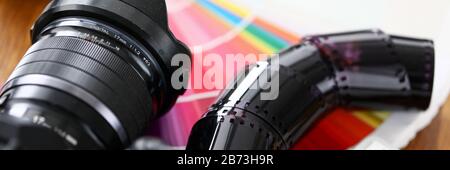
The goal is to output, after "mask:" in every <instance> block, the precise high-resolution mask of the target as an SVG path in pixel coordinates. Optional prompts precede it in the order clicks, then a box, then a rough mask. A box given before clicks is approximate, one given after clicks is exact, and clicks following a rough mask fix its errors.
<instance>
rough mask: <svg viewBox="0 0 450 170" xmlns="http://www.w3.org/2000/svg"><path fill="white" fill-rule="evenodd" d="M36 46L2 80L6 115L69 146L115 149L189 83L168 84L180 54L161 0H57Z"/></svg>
mask: <svg viewBox="0 0 450 170" xmlns="http://www.w3.org/2000/svg"><path fill="white" fill-rule="evenodd" d="M32 40H33V43H34V44H33V46H32V47H31V48H30V49H29V50H28V51H27V53H26V54H25V56H24V58H23V59H22V61H21V62H20V63H19V64H18V65H17V67H16V69H15V70H14V72H13V73H12V75H11V76H10V77H9V79H8V81H7V83H6V84H5V86H4V87H3V88H2V91H1V95H2V100H3V102H2V104H1V110H2V113H3V115H9V116H13V117H16V118H20V119H25V120H29V121H31V122H32V123H34V124H38V125H41V126H45V127H47V128H48V129H50V130H52V131H54V132H56V133H57V134H58V135H59V136H61V137H63V139H64V141H65V143H66V144H67V146H68V148H75V149H85V148H86V149H91V148H93V149H97V148H105V149H118V148H124V147H127V146H128V145H129V144H130V143H131V142H132V141H134V140H135V139H136V138H138V137H139V136H141V135H142V133H143V131H144V130H145V128H146V127H147V126H148V125H149V124H150V121H152V120H154V119H156V118H158V117H159V116H161V115H162V114H164V113H165V112H167V111H168V110H169V109H170V107H171V106H172V105H173V104H174V103H175V101H176V99H177V97H178V96H179V95H181V94H183V92H184V90H183V89H181V90H177V89H174V88H172V86H171V85H170V78H171V76H172V73H173V71H174V70H176V69H177V67H172V66H171V65H170V61H171V58H172V57H173V56H175V55H176V54H184V55H186V56H189V55H190V53H189V50H188V49H187V48H186V47H185V46H184V45H183V44H182V43H181V42H179V41H178V40H177V39H176V38H175V37H173V35H172V33H171V32H170V30H169V29H168V26H167V12H166V6H165V2H164V1H163V0H157V1H155V0H151V1H150V0H148V1H137V0H111V1H93V0H78V1H70V0H56V1H52V2H51V3H50V4H49V5H48V7H47V8H46V9H45V11H44V13H43V14H42V15H41V17H40V18H39V19H38V20H37V21H36V24H35V25H34V28H33V30H32Z"/></svg>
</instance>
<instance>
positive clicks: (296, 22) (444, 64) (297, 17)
mask: <svg viewBox="0 0 450 170" xmlns="http://www.w3.org/2000/svg"><path fill="white" fill-rule="evenodd" d="M231 1H233V2H234V3H236V4H240V5H243V6H245V7H246V8H248V9H249V10H251V11H253V12H254V13H255V14H256V15H258V16H260V17H262V18H264V19H266V20H268V21H270V22H272V23H274V24H276V25H279V26H281V27H283V28H285V29H287V30H289V31H291V32H293V33H296V34H298V35H309V34H321V33H332V32H339V31H349V30H358V29H368V28H380V29H382V30H383V31H385V32H386V33H389V34H398V35H404V36H413V37H418V38H429V39H434V40H435V49H436V70H435V82H434V92H433V99H432V104H431V106H430V108H429V109H428V110H427V111H426V112H415V113H393V114H392V115H391V117H390V118H389V119H388V120H386V121H385V122H384V123H383V124H382V125H381V126H380V127H379V128H377V129H376V130H375V131H374V132H373V133H372V134H371V135H369V136H368V137H367V138H366V139H364V140H363V141H362V142H361V143H360V144H358V145H357V146H355V147H354V148H353V149H377V148H378V149H400V148H403V147H405V146H406V145H407V144H408V143H409V142H410V141H411V140H412V139H413V138H414V137H415V135H416V133H417V132H418V131H420V130H421V129H423V128H424V127H425V126H426V125H428V124H429V123H430V122H431V120H432V119H433V118H434V117H435V116H436V114H437V113H438V112H439V108H440V106H441V105H442V104H443V103H444V102H445V101H446V99H447V96H448V94H449V92H450V76H449V75H450V74H449V73H450V58H449V57H450V1H449V0H433V1H425V0H365V1H361V0H339V1H336V0H308V1H307V0H231ZM254 4H258V5H254ZM254 6H257V7H258V8H255V7H254ZM293 16H294V17H293Z"/></svg>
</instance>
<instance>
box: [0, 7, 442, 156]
mask: <svg viewBox="0 0 450 170" xmlns="http://www.w3.org/2000/svg"><path fill="white" fill-rule="evenodd" d="M47 2H48V1H47V0H34V1H27V3H23V2H21V1H10V0H0V37H2V38H1V41H0V82H4V81H5V80H6V78H7V77H8V76H9V74H10V73H11V71H12V70H13V69H14V67H15V66H16V64H17V63H18V62H19V60H20V59H21V57H22V56H23V54H24V53H25V51H26V50H27V49H28V48H29V46H30V44H31V43H30V40H29V28H30V27H31V25H32V23H33V21H34V19H35V18H36V17H37V16H38V15H39V14H40V12H41V11H42V9H43V8H44V6H45V4H46V3H47ZM449 122H450V100H447V102H446V104H445V105H444V106H443V107H442V109H441V111H440V113H439V115H438V116H437V117H436V118H435V119H434V121H433V122H432V123H431V124H430V125H429V126H428V127H427V128H426V129H424V130H423V131H422V132H420V133H419V134H418V135H417V137H416V139H415V140H413V141H412V142H411V144H410V145H409V146H408V147H407V148H406V149H450V133H448V132H449V131H450V123H449Z"/></svg>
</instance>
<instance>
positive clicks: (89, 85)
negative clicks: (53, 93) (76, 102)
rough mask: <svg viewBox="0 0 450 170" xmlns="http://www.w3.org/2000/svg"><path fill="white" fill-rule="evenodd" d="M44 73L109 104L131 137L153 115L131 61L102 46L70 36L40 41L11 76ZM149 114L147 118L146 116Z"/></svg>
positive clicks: (142, 127) (144, 89) (149, 99)
mask: <svg viewBox="0 0 450 170" xmlns="http://www.w3.org/2000/svg"><path fill="white" fill-rule="evenodd" d="M29 74H44V75H49V76H52V77H56V78H58V79H62V80H64V81H67V82H69V83H72V84H75V85H76V86H79V87H81V88H82V89H85V90H86V91H88V92H89V93H92V94H94V95H95V96H96V97H97V98H98V99H99V100H101V101H103V102H104V103H105V104H106V105H107V106H109V107H110V108H111V109H112V110H113V111H114V113H115V114H116V116H117V117H118V118H119V119H120V120H121V123H122V126H124V127H125V129H126V131H127V133H128V136H129V138H131V139H134V138H136V137H137V136H139V135H140V134H141V133H142V132H141V131H142V130H143V129H144V127H145V126H146V125H147V124H148V120H149V117H151V116H152V115H151V113H152V112H151V98H150V94H149V92H148V90H147V88H146V87H145V85H144V84H143V81H142V80H140V81H139V75H138V73H137V72H135V71H134V70H133V68H132V66H131V65H129V64H127V63H125V61H123V60H122V59H121V58H120V57H119V56H117V55H115V54H114V53H112V52H110V51H109V50H106V49H104V48H103V47H102V46H100V45H97V44H94V43H91V42H89V41H86V40H82V39H77V38H70V37H50V38H47V39H43V40H41V41H39V42H38V43H36V44H35V45H34V46H33V47H32V48H31V49H30V50H29V51H28V52H27V54H26V56H25V57H24V59H23V60H22V61H21V63H20V64H19V65H18V66H17V69H16V71H15V72H14V73H13V75H12V76H11V77H10V79H16V78H20V77H21V76H24V75H29ZM143 118H145V119H143Z"/></svg>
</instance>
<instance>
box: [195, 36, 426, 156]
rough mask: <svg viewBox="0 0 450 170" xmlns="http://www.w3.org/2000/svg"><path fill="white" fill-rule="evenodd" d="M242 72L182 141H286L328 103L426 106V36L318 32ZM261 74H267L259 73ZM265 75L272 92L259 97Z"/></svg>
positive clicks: (284, 144)
mask: <svg viewBox="0 0 450 170" xmlns="http://www.w3.org/2000/svg"><path fill="white" fill-rule="evenodd" d="M247 72H248V73H247V74H243V76H241V77H240V78H239V79H237V80H236V81H234V82H233V83H232V84H231V87H234V88H230V89H229V90H226V91H224V92H223V94H222V95H221V97H220V98H219V99H218V102H217V103H216V104H214V105H213V106H212V107H211V108H210V109H209V111H208V112H207V113H206V114H205V115H204V117H203V118H202V119H201V120H199V121H198V122H197V123H196V124H195V126H194V127H193V129H192V132H191V135H190V137H189V143H188V146H187V149H189V150H209V149H210V150H252V149H257V150H266V149H267V150H272V149H289V148H290V147H291V146H292V145H293V143H294V142H296V141H297V140H298V139H299V138H300V137H301V136H302V135H303V134H304V133H305V132H306V131H307V130H308V128H309V127H310V126H311V125H312V124H313V123H314V122H315V121H316V120H317V118H319V117H320V116H322V114H323V113H326V111H327V110H329V109H332V108H334V107H336V106H344V107H358V108H372V109H379V110H411V109H412V110H424V109H427V108H428V106H429V103H430V100H431V94H432V87H433V75H434V47H433V42H432V41H429V40H423V39H413V38H407V37H398V36H391V35H387V34H385V33H383V32H381V31H379V30H368V31H358V32H348V33H340V34H328V35H319V36H312V37H307V38H305V40H304V41H303V42H302V43H301V44H299V45H296V46H293V47H291V48H289V49H287V50H285V51H284V52H282V53H281V54H280V55H279V57H276V58H272V59H269V60H268V61H262V62H259V63H258V64H257V65H256V66H254V67H253V68H251V69H250V70H248V71H247ZM265 75H269V76H270V77H272V78H271V79H270V78H269V79H267V80H270V81H259V80H260V79H262V78H263V77H264V76H265ZM275 78H277V80H275ZM271 81H278V84H279V86H278V87H276V86H272V88H279V93H278V95H277V97H276V98H275V99H274V100H264V98H263V97H262V95H263V94H264V93H265V92H267V91H268V89H269V90H270V88H267V87H270V86H271V85H273V82H271Z"/></svg>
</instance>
